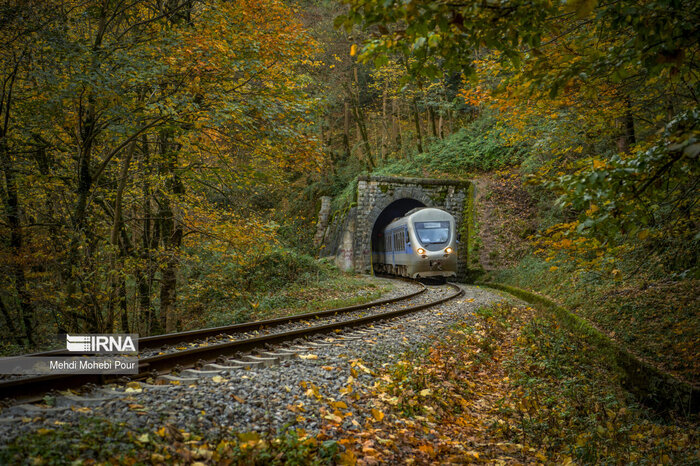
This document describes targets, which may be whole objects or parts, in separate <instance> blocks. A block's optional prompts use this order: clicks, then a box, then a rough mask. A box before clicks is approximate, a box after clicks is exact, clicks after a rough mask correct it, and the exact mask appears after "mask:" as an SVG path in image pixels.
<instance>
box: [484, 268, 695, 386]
mask: <svg viewBox="0 0 700 466" xmlns="http://www.w3.org/2000/svg"><path fill="white" fill-rule="evenodd" d="M559 265H560V267H559V268H558V269H555V270H551V268H552V267H551V263H547V262H545V261H544V260H540V259H538V258H536V257H533V256H529V257H527V258H526V259H525V260H523V261H522V262H520V264H518V265H517V266H516V267H514V268H512V269H509V270H503V271H498V272H494V273H492V274H491V276H490V277H487V280H491V281H495V282H499V283H504V284H508V285H513V286H517V287H520V288H525V289H527V290H533V291H536V292H539V293H542V294H544V295H547V296H550V297H551V298H553V299H555V300H556V301H558V302H560V303H561V304H562V305H564V307H566V308H567V309H570V310H572V311H574V312H575V313H576V314H578V315H580V316H582V317H585V318H586V319H588V320H590V321H591V322H593V323H594V324H595V325H596V326H597V327H598V328H600V329H602V330H603V331H604V332H605V333H606V334H607V335H608V336H609V337H611V338H613V339H614V340H616V341H617V342H619V343H620V345H621V346H623V347H625V348H628V349H629V350H631V351H632V352H633V353H634V354H636V355H638V356H640V357H641V358H643V359H646V360H648V361H650V362H652V363H653V364H655V365H658V366H659V367H660V368H662V369H664V370H666V371H668V372H670V373H671V374H674V375H676V376H677V377H679V378H681V379H683V380H686V381H688V382H690V383H693V384H695V385H698V384H700V345H699V344H698V343H700V305H699V303H698V299H699V298H698V293H697V290H698V288H700V283H699V281H698V280H695V279H686V280H681V281H674V280H669V279H656V280H650V279H646V278H645V277H643V276H638V277H633V278H629V279H627V280H624V281H620V280H615V279H612V278H606V277H604V276H599V275H594V274H592V273H588V274H586V273H577V271H576V270H575V269H574V268H573V267H572V266H567V265H566V264H559ZM487 280H485V281H487Z"/></svg>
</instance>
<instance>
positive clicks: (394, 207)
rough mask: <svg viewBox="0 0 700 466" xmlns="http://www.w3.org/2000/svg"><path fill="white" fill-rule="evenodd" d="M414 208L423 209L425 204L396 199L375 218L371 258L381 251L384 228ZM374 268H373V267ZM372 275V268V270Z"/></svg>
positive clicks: (406, 199)
mask: <svg viewBox="0 0 700 466" xmlns="http://www.w3.org/2000/svg"><path fill="white" fill-rule="evenodd" d="M416 207H425V204H424V203H422V202H421V201H417V200H416V199H411V198H407V197H406V198H402V199H397V200H396V201H394V202H392V203H391V204H389V205H388V206H386V208H385V209H384V210H382V212H381V213H380V214H379V216H378V217H377V220H375V221H374V226H372V236H371V242H372V256H373V257H374V253H375V252H379V251H383V247H384V240H383V237H382V231H383V230H384V228H385V227H386V226H387V225H388V224H390V223H391V222H392V220H394V219H395V218H399V217H403V216H404V215H406V212H408V211H409V210H411V209H415V208H416ZM373 267H374V266H373ZM372 273H374V268H373V269H372Z"/></svg>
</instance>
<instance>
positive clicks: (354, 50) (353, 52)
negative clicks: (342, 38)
mask: <svg viewBox="0 0 700 466" xmlns="http://www.w3.org/2000/svg"><path fill="white" fill-rule="evenodd" d="M355 55H357V45H355V44H352V46H351V47H350V56H351V57H354V56H355Z"/></svg>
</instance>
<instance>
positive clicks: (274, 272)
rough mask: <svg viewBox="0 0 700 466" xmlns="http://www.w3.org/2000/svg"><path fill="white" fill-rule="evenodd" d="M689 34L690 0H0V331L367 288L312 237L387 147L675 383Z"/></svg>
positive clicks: (688, 239)
mask: <svg viewBox="0 0 700 466" xmlns="http://www.w3.org/2000/svg"><path fill="white" fill-rule="evenodd" d="M698 37H700V3H698V2H696V1H692V0H642V1H638V0H616V1H598V0H566V1H562V2H552V1H551V0H533V1H523V0H502V1H492V0H466V1H462V2H451V1H445V0H437V1H427V0H402V1H399V0H388V1H384V0H381V1H380V0H236V1H230V0H0V42H1V43H2V48H1V49H0V82H1V92H0V176H1V181H0V271H1V272H0V314H1V315H0V355H16V354H22V353H29V352H32V351H38V350H44V349H50V348H54V347H55V346H56V341H57V336H58V335H62V334H65V333H114V332H116V333H137V334H139V335H141V336H147V335H156V334H161V333H168V332H175V331H183V330H190V329H194V328H199V327H205V326H211V325H223V324H229V323H236V322H243V321H246V320H255V319H262V318H266V317H269V316H273V315H278V314H279V313H280V312H282V313H283V312H287V310H288V309H290V308H299V309H300V306H302V305H303V304H302V303H304V302H307V301H309V298H310V296H325V297H327V298H329V299H331V298H332V299H335V300H336V301H343V302H345V301H347V302H353V301H352V300H353V299H355V298H353V293H354V292H355V291H356V290H365V291H366V292H368V293H375V294H376V293H378V291H377V290H376V289H371V290H370V291H367V283H366V282H364V281H363V279H361V278H357V277H349V276H347V275H345V274H343V273H342V272H340V271H338V270H337V269H335V268H334V267H333V265H332V263H331V262H330V261H328V260H324V259H323V258H322V257H321V258H319V256H322V255H323V254H321V253H320V251H319V250H318V249H317V248H316V247H315V246H314V243H313V240H312V238H313V235H314V232H315V228H316V216H317V214H318V208H319V199H320V197H321V196H331V197H332V198H333V201H332V208H331V210H332V212H333V214H335V213H338V212H342V211H344V210H346V209H347V208H349V207H351V206H353V205H354V202H355V200H356V199H355V198H354V196H355V193H356V187H357V179H358V176H361V175H368V174H371V175H390V176H393V175H396V176H411V177H421V178H447V179H463V180H473V181H474V182H475V183H476V186H477V207H476V208H477V218H476V228H477V232H476V236H477V239H476V245H477V248H478V254H477V255H478V257H477V258H476V259H475V260H474V261H473V262H472V263H471V264H470V267H471V270H470V281H472V282H473V281H475V280H476V281H483V282H487V281H491V282H499V283H504V284H508V285H514V286H518V287H522V288H525V289H528V290H532V291H536V292H540V293H544V294H546V295H547V296H550V297H552V298H554V299H556V300H558V302H560V303H562V304H564V305H566V306H567V307H568V308H570V309H573V310H574V311H575V313H576V314H578V315H581V316H583V317H585V318H586V319H588V320H589V321H591V322H593V324H594V325H595V326H596V327H597V328H599V329H601V330H602V331H603V332H604V333H606V334H607V335H609V336H611V338H614V339H615V340H616V341H618V342H620V343H621V344H623V345H624V346H626V347H630V348H633V349H634V351H635V354H637V355H639V356H640V357H642V358H644V359H645V360H649V361H651V362H652V364H654V365H656V366H658V367H660V368H661V369H662V370H664V371H668V372H669V373H670V374H672V375H674V376H676V377H678V378H679V379H680V380H683V381H685V382H688V383H690V384H692V385H694V386H696V387H697V384H698V383H699V381H700V378H699V377H700V353H699V348H700V345H698V343H700V325H699V324H700V295H699V294H698V289H700V283H699V280H700V269H699V268H698V265H699V264H698V259H699V258H700V257H699V256H700V228H699V227H700V204H699V203H700V190H699V184H700V161H699V159H698V157H699V155H700V139H699V138H700V109H699V108H698V99H699V98H700V80H699V78H700V47H699V46H698ZM374 296H375V295H374V294H372V295H371V297H374ZM499 335H500V336H499V338H500V337H503V335H501V334H499ZM503 338H505V337H503ZM533 338H534V337H533ZM533 341H534V340H533ZM445 344H446V345H448V346H449V344H451V343H450V342H448V343H445ZM533 344H534V343H533ZM443 349H444V348H443ZM387 390H389V391H391V389H387ZM416 392H418V390H416ZM392 393H393V392H392ZM392 393H390V395H391V394H392ZM392 396H393V395H392ZM382 417H383V415H382ZM378 421H381V419H378ZM543 435H544V434H543ZM674 438H675V437H674ZM686 440H687V439H686ZM696 440H697V438H696ZM314 451H315V450H314ZM370 456H371V455H370ZM346 459H347V458H346ZM477 459H478V455H477ZM561 459H562V457H559V460H561ZM696 459H697V457H696ZM628 460H629V458H628ZM630 461H631V462H634V461H633V460H630ZM669 461H670V460H669ZM584 462H585V461H584Z"/></svg>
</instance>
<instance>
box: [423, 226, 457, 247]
mask: <svg viewBox="0 0 700 466" xmlns="http://www.w3.org/2000/svg"><path fill="white" fill-rule="evenodd" d="M416 234H417V235H418V239H419V240H420V242H421V243H422V244H423V245H428V244H442V243H446V242H447V240H448V239H449V237H450V222H416Z"/></svg>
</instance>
